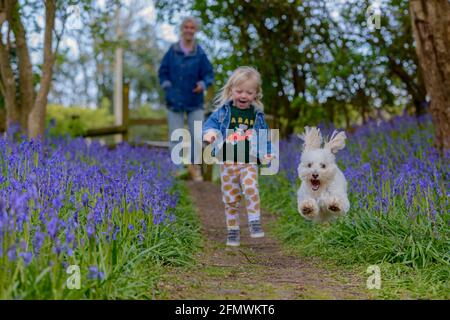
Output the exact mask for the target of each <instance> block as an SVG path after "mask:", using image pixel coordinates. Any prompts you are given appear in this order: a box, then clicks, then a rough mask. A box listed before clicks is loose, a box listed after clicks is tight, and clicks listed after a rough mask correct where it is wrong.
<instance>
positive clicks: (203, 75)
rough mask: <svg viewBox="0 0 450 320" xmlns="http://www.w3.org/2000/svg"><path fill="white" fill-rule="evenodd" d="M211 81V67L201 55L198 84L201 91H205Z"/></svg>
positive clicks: (212, 76)
mask: <svg viewBox="0 0 450 320" xmlns="http://www.w3.org/2000/svg"><path fill="white" fill-rule="evenodd" d="M213 81H214V71H213V66H212V64H211V62H210V61H209V59H208V57H207V56H206V54H204V53H203V54H202V57H201V60H200V81H198V83H199V84H200V85H201V86H202V87H203V90H206V89H208V88H209V87H210V86H211V85H212V83H213Z"/></svg>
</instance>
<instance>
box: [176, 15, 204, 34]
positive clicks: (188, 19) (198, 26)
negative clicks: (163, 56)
mask: <svg viewBox="0 0 450 320" xmlns="http://www.w3.org/2000/svg"><path fill="white" fill-rule="evenodd" d="M188 22H192V23H193V24H194V25H195V28H196V29H197V31H199V29H200V23H199V22H198V20H197V19H196V18H194V17H191V16H189V17H185V18H183V20H182V21H181V24H180V31H181V30H182V29H183V27H184V25H185V24H186V23H188Z"/></svg>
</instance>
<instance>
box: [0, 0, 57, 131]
mask: <svg viewBox="0 0 450 320" xmlns="http://www.w3.org/2000/svg"><path fill="white" fill-rule="evenodd" d="M44 8H45V31H44V47H43V57H44V61H43V64H42V74H41V77H40V81H39V84H38V87H37V88H36V87H35V86H34V82H33V81H34V80H33V78H34V76H33V69H32V64H31V59H30V50H29V47H28V45H27V41H26V29H25V27H24V24H23V22H22V20H21V17H22V15H21V14H22V12H21V5H20V4H19V2H18V1H17V0H0V28H1V27H2V26H3V24H4V23H6V24H7V30H6V33H5V34H2V33H0V90H1V93H2V95H3V96H4V97H5V105H6V123H7V126H10V125H11V124H12V123H19V124H20V126H21V129H22V131H24V132H26V133H28V136H29V137H30V138H36V137H38V136H43V134H44V129H45V111H46V106H47V96H48V92H49V90H50V85H51V80H52V69H53V65H54V63H55V59H56V52H57V49H58V45H59V40H60V38H61V35H62V33H63V31H64V30H62V31H61V33H60V34H57V33H56V31H55V18H56V11H57V1H56V0H46V1H45V6H44ZM64 20H65V19H64ZM63 25H64V23H63ZM12 35H13V36H14V40H13V41H12V40H11V36H12ZM55 35H56V36H55ZM55 37H56V40H57V41H56V45H55V46H53V44H54V38H55ZM4 38H5V39H4Z"/></svg>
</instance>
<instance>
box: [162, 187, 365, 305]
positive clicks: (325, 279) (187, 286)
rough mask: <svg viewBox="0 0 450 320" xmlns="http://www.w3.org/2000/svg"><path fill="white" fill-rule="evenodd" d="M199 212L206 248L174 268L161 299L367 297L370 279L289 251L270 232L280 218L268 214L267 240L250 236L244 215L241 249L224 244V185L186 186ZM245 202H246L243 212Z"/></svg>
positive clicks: (265, 217)
mask: <svg viewBox="0 0 450 320" xmlns="http://www.w3.org/2000/svg"><path fill="white" fill-rule="evenodd" d="M187 185H188V188H189V190H190V196H191V198H192V199H193V202H194V204H195V206H196V207H197V212H198V214H199V218H200V222H201V226H202V230H201V231H202V234H203V236H204V238H205V241H204V247H203V250H202V251H201V252H200V253H199V254H198V256H197V257H196V258H197V261H198V263H197V265H196V266H195V267H193V268H189V269H188V270H186V268H184V269H183V268H173V269H171V271H170V272H169V273H168V274H167V275H165V276H164V279H163V280H162V281H161V282H160V284H159V288H160V289H162V291H163V292H165V294H164V296H162V297H160V298H162V299H275V300H278V299H367V297H368V293H367V290H366V289H365V288H364V287H365V279H361V278H360V277H357V276H355V275H354V274H352V273H350V272H347V271H342V270H339V271H337V270H330V269H332V268H330V267H324V266H323V265H322V264H321V261H320V260H319V259H312V258H304V257H299V256H296V255H294V254H290V253H288V252H286V250H285V249H284V248H283V246H282V245H281V243H280V242H279V241H278V240H276V239H275V237H274V236H273V234H272V232H271V231H270V225H271V224H273V222H274V221H275V219H276V216H275V215H273V214H270V213H268V212H266V211H264V210H263V212H262V224H263V228H264V231H265V233H266V236H265V237H264V238H259V239H252V238H250V236H249V231H248V225H247V221H246V220H247V217H246V215H244V214H243V213H242V211H241V212H240V226H241V246H240V247H236V248H235V247H227V246H226V245H225V239H226V229H225V217H224V207H223V204H222V200H221V192H220V186H219V185H217V184H215V183H212V182H193V181H188V182H187ZM242 208H244V203H242V204H241V210H242Z"/></svg>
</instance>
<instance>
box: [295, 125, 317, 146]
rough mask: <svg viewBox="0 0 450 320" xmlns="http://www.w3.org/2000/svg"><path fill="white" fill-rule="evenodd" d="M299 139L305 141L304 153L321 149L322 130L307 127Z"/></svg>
mask: <svg viewBox="0 0 450 320" xmlns="http://www.w3.org/2000/svg"><path fill="white" fill-rule="evenodd" d="M298 137H299V138H300V139H302V140H303V141H304V144H303V150H304V151H308V150H314V149H319V148H320V145H321V144H322V135H321V134H320V129H319V128H316V127H305V132H304V133H303V134H301V135H299V136H298Z"/></svg>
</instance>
